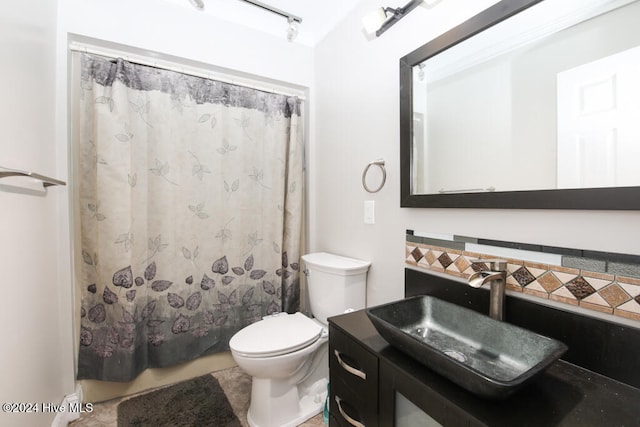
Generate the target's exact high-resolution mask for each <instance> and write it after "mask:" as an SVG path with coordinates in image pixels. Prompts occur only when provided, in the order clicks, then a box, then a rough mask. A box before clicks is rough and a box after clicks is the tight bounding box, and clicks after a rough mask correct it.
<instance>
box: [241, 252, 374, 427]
mask: <svg viewBox="0 0 640 427" xmlns="http://www.w3.org/2000/svg"><path fill="white" fill-rule="evenodd" d="M302 259H303V260H304V261H305V264H306V266H307V270H305V274H306V275H307V286H308V288H309V294H310V306H311V312H312V313H314V315H315V313H316V312H317V313H319V315H316V317H315V318H313V319H312V318H310V317H307V316H305V315H304V314H302V313H295V314H287V313H278V314H275V315H271V316H266V317H265V318H263V319H262V320H260V321H258V322H256V323H253V324H251V325H249V326H247V327H245V328H243V329H241V330H240V331H238V332H237V333H236V334H235V335H234V336H233V337H231V340H230V341H229V348H230V349H231V354H232V355H233V358H234V359H235V361H236V363H237V364H238V366H239V367H240V368H241V369H242V370H243V371H245V372H246V373H247V374H249V375H251V376H252V377H253V378H252V385H251V403H250V405H249V411H248V413H247V421H248V423H249V425H250V426H251V427H293V426H297V425H299V424H301V423H302V422H304V421H305V420H307V419H309V418H311V417H313V416H314V415H316V414H318V413H319V412H320V411H321V410H322V408H323V406H324V402H325V399H326V396H327V383H328V379H329V363H328V327H327V323H326V322H327V317H329V316H333V315H337V314H340V313H343V312H345V311H347V310H357V309H361V308H364V306H365V295H366V274H367V270H368V268H369V265H370V263H369V262H366V261H360V260H356V259H352V258H346V257H341V256H338V255H332V254H327V253H316V254H309V255H304V256H303V257H302ZM314 288H315V291H314V292H312V289H314ZM314 295H316V298H315V299H316V301H315V303H314V297H313V296H314ZM327 295H329V296H331V297H330V298H327ZM314 304H315V305H314Z"/></svg>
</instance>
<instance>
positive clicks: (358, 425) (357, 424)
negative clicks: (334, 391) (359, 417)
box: [336, 395, 365, 427]
mask: <svg viewBox="0 0 640 427" xmlns="http://www.w3.org/2000/svg"><path fill="white" fill-rule="evenodd" d="M336 403H337V404H338V411H340V415H342V418H344V419H345V420H347V422H348V423H349V424H351V425H352V426H354V427H365V426H364V424H362V423H361V422H360V421H356V420H354V419H353V418H351V417H350V416H349V415H347V413H346V412H345V411H344V409H342V399H340V398H339V397H338V396H337V395H336Z"/></svg>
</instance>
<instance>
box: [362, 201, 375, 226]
mask: <svg viewBox="0 0 640 427" xmlns="http://www.w3.org/2000/svg"><path fill="white" fill-rule="evenodd" d="M375 210H376V204H375V201H374V200H365V201H364V223H365V224H375V223H376V215H375Z"/></svg>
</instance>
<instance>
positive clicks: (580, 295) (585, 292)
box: [565, 276, 596, 299]
mask: <svg viewBox="0 0 640 427" xmlns="http://www.w3.org/2000/svg"><path fill="white" fill-rule="evenodd" d="M565 287H566V288H567V289H569V292H571V293H572V294H573V296H575V297H576V298H577V299H584V298H586V297H588V296H589V295H591V294H592V293H594V292H595V291H596V290H595V289H593V286H591V285H590V284H589V282H587V281H586V280H584V277H580V276H578V277H576V278H575V279H573V280H571V281H570V282H569V283H567V284H566V285H565Z"/></svg>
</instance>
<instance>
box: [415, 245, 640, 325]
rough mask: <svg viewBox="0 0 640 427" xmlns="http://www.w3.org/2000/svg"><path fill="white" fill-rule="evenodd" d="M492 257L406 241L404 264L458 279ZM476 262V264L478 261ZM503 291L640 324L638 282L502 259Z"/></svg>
mask: <svg viewBox="0 0 640 427" xmlns="http://www.w3.org/2000/svg"><path fill="white" fill-rule="evenodd" d="M490 258H495V256H493V255H487V254H481V253H476V252H468V251H461V250H457V249H451V248H444V247H440V246H434V245H429V244H423V243H415V242H410V241H406V243H405V263H406V264H408V265H411V266H414V267H419V268H423V269H426V270H431V271H436V272H439V273H445V274H448V275H451V276H455V277H458V278H462V279H467V278H469V276H470V275H471V274H473V273H474V272H476V271H480V270H487V269H488V268H489V267H488V265H487V264H486V263H485V262H482V261H481V260H482V259H490ZM478 260H480V261H478ZM506 260H507V262H508V264H507V270H508V275H507V289H509V290H511V291H515V292H522V293H524V294H528V295H533V296H536V297H539V298H545V299H549V300H553V301H557V302H560V303H563V304H568V305H572V306H579V307H583V308H586V309H588V310H594V311H598V312H601V313H606V314H611V315H614V316H619V317H624V318H627V319H631V320H636V321H639V322H640V279H636V278H631V277H624V276H617V275H613V274H607V273H598V272H592V271H588V270H582V269H578V268H568V267H560V266H556V265H548V264H540V263H535V262H529V261H523V260H519V259H512V258H506Z"/></svg>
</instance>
